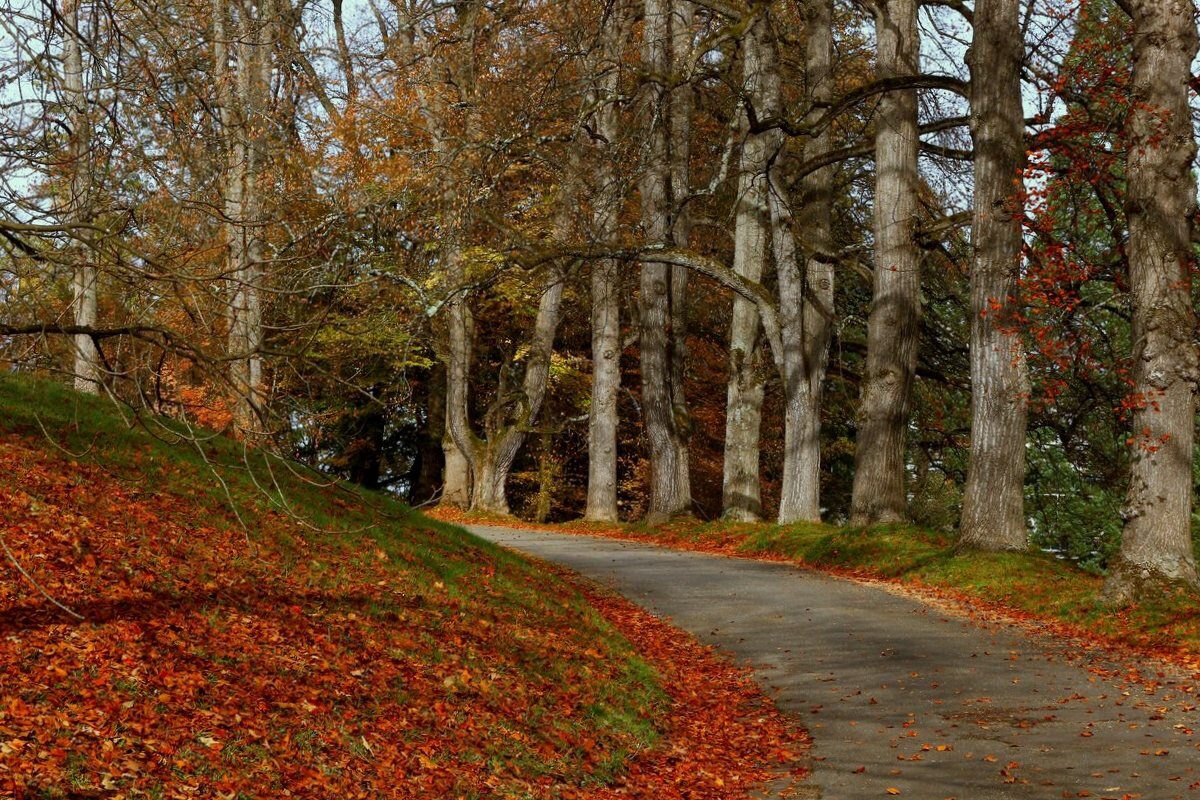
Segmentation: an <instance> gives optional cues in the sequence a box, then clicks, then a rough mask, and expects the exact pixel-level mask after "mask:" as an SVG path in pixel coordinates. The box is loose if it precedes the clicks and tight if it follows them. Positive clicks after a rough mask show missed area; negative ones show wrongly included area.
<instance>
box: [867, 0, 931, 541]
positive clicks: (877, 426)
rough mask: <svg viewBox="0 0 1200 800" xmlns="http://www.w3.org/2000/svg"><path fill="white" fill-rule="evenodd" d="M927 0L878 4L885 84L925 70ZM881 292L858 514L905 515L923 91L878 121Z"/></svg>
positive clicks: (879, 0) (916, 322) (874, 316)
mask: <svg viewBox="0 0 1200 800" xmlns="http://www.w3.org/2000/svg"><path fill="white" fill-rule="evenodd" d="M917 7H918V3H917V0H876V2H875V3H874V5H873V6H872V11H873V12H874V15H875V36H876V40H877V43H878V61H877V70H878V76H879V77H880V78H891V77H897V76H903V75H915V74H917V71H918V70H917V67H918V58H917V56H918V52H919V49H920V47H919V44H920V43H919V40H918V36H917ZM875 125H876V132H875V207H874V210H873V216H874V221H873V229H874V235H875V270H874V271H875V279H874V282H875V286H874V291H873V293H872V301H871V311H870V314H869V315H868V317H867V363H866V370H865V374H864V376H863V389H862V403H861V405H860V407H859V411H858V439H857V443H856V448H855V454H854V488H853V493H852V496H851V500H850V517H851V520H852V521H853V522H855V523H857V524H869V523H875V522H890V521H895V520H899V519H903V518H904V517H905V516H906V512H907V502H906V497H905V491H904V445H905V440H906V436H905V434H906V428H907V426H908V416H909V405H910V401H911V395H912V384H913V375H914V373H915V372H916V366H917V339H918V336H919V333H920V313H921V309H920V288H921V276H920V253H919V250H918V248H917V243H916V241H915V238H914V234H915V231H916V221H917V186H918V178H917V148H918V138H917V93H916V91H915V90H911V89H909V90H903V91H895V92H888V93H887V94H885V95H883V97H882V98H880V101H879V109H878V111H877V113H876V115H875Z"/></svg>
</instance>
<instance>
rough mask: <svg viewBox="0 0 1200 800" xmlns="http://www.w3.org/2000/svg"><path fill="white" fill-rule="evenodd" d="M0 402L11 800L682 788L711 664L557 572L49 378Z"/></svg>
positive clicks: (1, 645) (0, 789)
mask: <svg viewBox="0 0 1200 800" xmlns="http://www.w3.org/2000/svg"><path fill="white" fill-rule="evenodd" d="M0 409H2V410H3V413H2V415H0V511H2V515H0V538H2V540H3V543H4V545H5V547H6V548H8V550H9V551H10V552H11V554H12V556H13V560H14V561H15V562H16V564H18V565H19V566H20V569H21V570H23V571H24V573H25V575H21V574H20V573H19V572H18V570H17V568H16V567H14V566H13V564H12V563H9V561H7V560H0V570H2V571H3V572H2V573H0V574H3V575H4V576H5V577H4V580H3V581H0V796H6V797H7V796H12V797H18V798H68V797H93V796H95V797H101V796H105V797H107V796H114V797H115V796H121V797H145V798H168V797H169V798H175V797H189V798H194V797H221V798H253V797H264V796H272V797H283V796H291V797H313V798H329V797H345V798H359V797H362V798H379V797H394V798H408V797H412V798H430V797H445V798H482V797H497V798H559V797H561V798H570V797H581V796H585V795H586V796H588V797H591V796H593V793H594V792H596V791H601V787H613V786H617V787H622V791H623V792H624V794H623V796H630V795H633V796H638V795H640V796H645V797H654V796H664V797H670V796H672V795H671V794H670V793H669V792H668V793H666V794H663V787H670V786H672V785H678V784H680V783H682V784H683V785H687V776H686V775H682V774H680V773H673V772H671V770H670V769H668V767H669V766H670V765H669V764H668V765H663V764H660V765H659V766H658V767H655V766H654V765H655V763H656V761H655V759H656V758H657V756H656V754H657V753H660V752H662V751H664V749H665V750H671V749H673V748H675V747H676V745H677V743H676V742H675V741H674V739H675V737H677V736H679V735H681V734H680V732H679V731H677V730H676V723H675V722H674V719H675V718H676V717H688V716H690V715H691V713H692V712H690V711H689V710H688V709H687V708H686V707H682V706H680V701H679V699H678V698H677V697H676V696H674V695H673V694H672V692H671V691H670V689H669V687H666V686H665V685H664V679H663V677H662V676H663V674H664V670H667V669H676V668H681V669H685V670H686V669H693V670H694V669H698V667H695V666H688V665H687V664H684V665H682V666H680V665H675V666H674V667H673V666H671V664H670V663H669V660H663V659H661V658H659V654H656V653H655V649H654V648H653V647H650V646H646V645H644V644H639V649H644V650H645V651H646V652H647V653H649V654H650V655H649V656H647V657H643V655H641V654H640V653H639V652H638V649H635V647H634V646H633V645H631V644H630V640H629V637H628V636H627V635H625V634H623V633H622V631H621V630H620V627H621V626H620V625H614V624H613V623H610V622H609V621H608V620H606V619H605V617H604V616H602V615H601V614H600V613H598V612H597V611H596V610H595V608H593V606H592V604H591V603H589V601H588V599H587V598H586V597H584V596H583V595H582V594H581V593H580V591H578V590H577V589H576V588H574V587H573V586H572V585H571V584H570V583H568V582H567V581H564V580H563V579H562V578H561V577H560V576H558V575H556V574H553V573H551V572H548V571H546V570H545V569H543V568H540V567H537V566H535V565H533V564H531V563H530V562H528V561H526V560H524V559H521V558H518V557H516V556H514V555H512V554H510V553H508V552H506V551H504V550H501V549H499V548H497V547H494V546H492V545H490V544H488V543H485V542H482V541H481V540H478V539H476V538H474V537H472V536H470V535H469V534H467V533H465V532H464V531H462V530H461V529H458V528H456V527H454V526H452V525H447V524H444V523H440V522H437V521H432V520H428V519H426V518H424V517H422V516H421V515H419V514H415V513H413V512H411V511H410V510H409V509H407V508H405V507H404V506H402V505H400V504H398V503H395V502H393V501H391V500H390V499H388V498H387V497H384V496H380V495H375V494H370V493H366V492H361V491H357V490H353V489H348V488H345V487H342V486H338V485H334V484H330V483H328V482H326V481H324V480H323V479H322V478H321V477H320V476H317V475H314V474H312V473H309V472H306V471H304V470H302V469H299V468H297V467H296V466H295V465H293V464H290V463H287V462H284V461H281V460H278V459H274V458H271V457H268V456H266V455H264V454H262V453H260V452H256V451H254V450H252V449H247V448H245V447H243V446H242V445H240V444H238V443H236V442H232V441H230V440H226V439H223V438H220V437H213V436H211V435H208V434H205V433H203V432H191V433H189V432H186V431H183V430H181V429H180V428H179V427H178V426H177V425H176V424H175V423H171V422H167V421H164V420H159V419H153V418H150V419H147V418H140V419H125V420H123V419H121V418H119V417H118V416H116V415H115V413H114V411H113V407H112V405H111V404H109V403H107V402H105V401H103V400H98V399H95V398H90V397H83V396H80V395H77V394H75V393H73V392H70V391H67V390H65V389H63V388H61V387H59V386H56V385H54V384H50V383H44V382H33V381H28V380H24V379H16V378H11V377H9V378H4V379H3V380H0ZM185 434H186V435H185ZM192 434H195V435H194V436H193V435H192ZM3 558H4V556H3V555H2V554H0V559H3ZM35 584H36V585H35ZM51 598H52V600H51ZM55 603H58V604H61V605H62V606H63V607H65V608H66V609H69V611H66V610H63V609H61V608H59V607H57V606H56V605H55ZM72 615H75V616H72ZM664 636H666V634H665V633H661V632H660V634H659V636H658V638H659V639H662V638H663V637H664ZM692 646H693V647H696V648H697V651H696V652H694V653H691V655H692V659H691V661H692V662H695V663H696V664H701V663H703V664H710V661H711V664H712V665H713V666H711V669H714V670H717V671H718V672H719V671H720V670H725V671H726V673H727V677H728V679H729V680H733V679H734V677H732V676H735V675H736V674H737V671H736V670H733V668H732V667H729V666H728V665H727V664H722V662H720V661H719V659H715V658H712V657H711V654H709V655H707V656H706V655H705V654H704V653H702V652H699V646H698V645H695V644H694V643H693V644H692ZM706 658H709V659H710V661H705V659H706ZM687 677H688V678H689V679H694V678H695V676H694V675H690V676H687ZM746 702H749V701H746ZM729 713H730V714H734V711H733V710H731V711H730V712H729ZM781 730H782V728H781ZM723 758H725V759H728V758H729V755H728V752H726V755H725V756H724V757H723ZM710 760H712V761H713V763H714V764H719V763H727V761H726V762H722V760H721V757H718V756H715V755H714V756H713V758H712V759H710ZM772 760H774V761H779V760H780V759H779V757H777V756H773V755H771V753H770V752H768V751H763V752H761V753H757V754H755V753H752V754H751V759H750V761H748V762H747V764H746V769H745V775H746V777H747V779H748V780H749V779H753V778H754V776H755V775H763V774H765V773H764V772H763V770H764V769H765V765H766V764H767V763H768V762H771V761H772ZM710 788H711V787H710ZM603 791H615V790H610V789H604V790H603ZM705 791H708V789H706V790H705ZM713 791H715V790H713ZM697 796H702V797H714V798H715V797H736V796H741V795H739V794H736V793H735V794H728V793H726V794H719V793H711V792H710V793H708V794H705V793H703V792H701V793H700V794H698V795H697Z"/></svg>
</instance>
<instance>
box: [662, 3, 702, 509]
mask: <svg viewBox="0 0 1200 800" xmlns="http://www.w3.org/2000/svg"><path fill="white" fill-rule="evenodd" d="M670 8H671V62H672V72H671V74H672V75H675V76H682V77H683V78H684V80H682V81H680V82H679V85H677V86H674V87H673V88H672V89H671V91H670V94H669V96H668V103H669V105H670V125H671V135H670V141H669V142H668V150H669V151H670V153H671V206H672V214H673V215H674V221H673V222H672V224H671V233H672V241H673V242H674V243H675V245H676V246H678V247H684V248H686V247H687V246H688V244H689V243H690V241H691V238H692V223H691V214H690V213H689V211H688V206H687V200H688V196H689V195H690V194H691V175H692V169H691V154H692V148H691V137H692V110H693V106H694V105H695V98H694V92H693V90H692V84H691V79H690V78H691V72H692V68H693V64H694V59H693V56H692V37H693V35H694V28H693V25H694V19H695V15H696V7H695V5H694V4H693V3H692V0H670ZM690 275H691V273H690V272H689V270H688V269H687V268H686V267H683V266H679V265H674V266H672V267H671V292H670V303H671V314H670V317H671V345H670V346H671V415H672V419H673V420H674V425H675V427H674V438H675V449H676V452H677V453H678V456H677V457H676V459H675V485H676V493H677V494H678V496H679V497H680V498H682V501H683V503H684V507H683V509H682V510H683V511H688V510H690V509H691V505H692V474H691V472H692V470H691V450H690V448H689V443H690V441H691V438H692V414H691V411H690V410H689V408H688V401H687V393H686V392H685V390H684V387H685V385H686V381H687V366H688V344H687V304H688V279H689V277H690Z"/></svg>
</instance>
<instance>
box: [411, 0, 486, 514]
mask: <svg viewBox="0 0 1200 800" xmlns="http://www.w3.org/2000/svg"><path fill="white" fill-rule="evenodd" d="M404 8H405V10H406V13H405V14H403V15H402V16H401V18H400V28H399V30H398V32H397V35H396V37H395V38H394V42H395V43H396V44H397V45H398V46H399V47H400V48H401V52H402V54H403V57H402V62H403V63H405V64H423V65H425V69H426V70H428V73H427V75H426V76H425V79H421V80H417V81H416V85H415V93H416V98H417V104H418V109H417V110H418V112H419V114H420V115H421V119H422V121H423V122H424V124H425V132H426V133H427V134H428V136H429V139H430V145H431V148H432V150H433V152H434V155H435V163H436V169H437V178H436V180H437V188H438V193H439V195H440V197H439V206H440V207H439V213H440V225H441V241H442V252H441V262H442V264H443V268H444V276H443V286H444V288H445V290H446V291H447V292H450V293H451V294H450V297H449V299H448V300H447V302H446V304H445V306H444V311H443V313H444V315H445V320H446V341H445V349H444V350H443V351H442V352H441V353H440V354H439V357H440V358H441V360H442V362H443V363H444V364H445V367H446V407H445V413H446V417H445V421H446V425H445V435H444V436H443V437H442V455H443V458H442V465H443V466H442V469H443V471H442V496H441V500H440V501H439V502H440V503H442V504H445V505H449V506H455V507H459V508H468V507H470V506H471V504H472V502H473V495H474V493H475V491H476V489H477V488H478V478H479V476H478V473H477V470H478V466H479V465H478V463H477V462H478V460H479V459H478V451H479V448H480V446H481V442H480V440H479V438H478V437H477V436H476V435H475V433H474V431H473V430H472V428H471V423H470V375H471V363H472V360H473V354H474V340H475V322H474V317H473V315H472V314H471V309H470V304H469V302H468V300H469V298H468V295H467V293H466V292H465V290H464V285H465V284H466V281H467V274H466V270H465V268H464V265H463V260H462V242H463V239H464V235H465V232H466V229H467V227H468V224H469V221H468V217H469V214H470V210H469V207H468V206H469V204H468V203H467V202H465V197H466V196H468V195H469V191H464V189H465V188H466V187H465V186H464V183H465V182H466V180H467V179H466V178H464V177H463V176H462V175H461V174H460V173H456V169H455V168H456V166H457V165H456V164H455V159H456V155H461V153H459V152H457V151H459V150H461V148H456V144H455V142H454V140H453V137H452V134H451V131H450V128H449V125H450V114H451V110H450V108H449V107H448V102H449V98H451V97H454V96H456V95H457V98H458V101H459V104H460V105H462V106H465V107H466V131H465V138H466V139H467V141H475V140H476V139H477V138H478V135H479V125H480V120H479V113H478V104H477V97H476V94H477V87H476V70H475V64H474V60H473V59H474V56H473V53H474V51H475V45H474V43H475V38H476V35H477V33H478V29H477V24H476V23H477V19H478V13H479V4H478V3H476V2H470V1H468V2H463V3H460V4H457V5H456V6H455V7H454V10H455V16H456V19H457V22H458V24H459V26H460V30H459V35H460V36H461V39H462V41H463V42H465V43H466V46H465V54H464V53H462V52H459V53H457V54H455V53H452V52H451V53H449V54H443V53H439V52H437V47H436V46H435V45H432V44H431V43H430V42H428V41H426V39H425V38H424V36H425V34H424V27H423V26H424V24H425V20H424V19H422V18H421V16H420V14H419V13H413V14H412V15H411V16H410V15H409V12H414V11H417V10H416V9H415V8H409V7H407V6H405V7H404ZM447 59H451V60H450V61H447ZM439 83H441V84H442V86H441V88H442V89H444V90H445V91H438V90H436V89H433V90H431V87H436V86H437V84H439Z"/></svg>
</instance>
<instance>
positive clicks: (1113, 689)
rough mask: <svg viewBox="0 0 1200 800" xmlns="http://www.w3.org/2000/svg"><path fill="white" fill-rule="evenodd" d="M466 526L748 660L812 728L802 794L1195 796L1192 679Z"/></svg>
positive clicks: (868, 593)
mask: <svg viewBox="0 0 1200 800" xmlns="http://www.w3.org/2000/svg"><path fill="white" fill-rule="evenodd" d="M469 529H470V530H471V531H472V532H474V533H475V534H477V535H479V536H481V537H483V538H486V539H489V540H491V541H493V542H496V543H498V544H501V545H503V546H505V547H510V548H513V549H515V550H520V551H522V552H525V553H528V554H531V555H534V556H537V557H540V558H543V559H546V560H547V561H553V562H556V563H559V564H562V565H564V566H567V567H569V568H571V569H573V570H576V571H578V572H580V573H582V574H583V575H586V576H588V577H590V578H593V579H596V580H598V581H600V582H602V583H606V584H608V585H610V586H612V587H613V588H615V589H616V590H618V591H619V592H621V593H622V594H623V595H625V596H626V597H628V598H629V599H631V600H633V601H635V602H637V603H639V604H641V605H642V606H644V607H645V608H647V609H649V610H650V611H652V612H654V613H656V614H659V615H662V616H666V617H669V618H670V619H671V620H672V622H673V623H674V624H676V625H678V626H679V627H681V628H684V629H685V630H687V631H690V632H691V633H692V634H694V635H695V636H696V637H698V638H699V639H700V640H701V641H703V642H706V643H711V644H715V645H717V646H718V647H719V648H720V649H722V650H724V651H726V652H727V653H729V654H731V655H732V657H733V658H735V659H736V660H737V661H738V662H740V663H743V664H746V665H750V666H752V667H754V668H755V670H756V671H757V675H758V677H759V680H760V681H761V683H762V684H763V685H764V686H765V687H767V688H768V690H769V692H770V693H771V694H772V695H773V696H774V697H775V699H776V702H777V703H778V704H779V706H780V707H781V708H783V709H785V710H788V711H791V712H794V713H796V714H798V715H799V716H800V718H801V720H802V721H803V723H804V725H805V726H806V727H807V728H808V730H809V732H810V733H811V734H812V737H813V750H812V756H813V759H814V761H813V764H812V767H813V775H812V778H811V782H810V786H809V787H808V788H807V789H806V793H807V796H810V797H820V798H824V800H860V799H861V798H871V797H888V796H891V795H893V794H895V791H892V792H889V790H897V791H898V792H899V795H898V796H900V797H908V798H921V800H925V799H926V798H928V799H929V800H944V798H956V799H957V800H992V798H1063V797H1092V798H1117V800H1124V799H1125V798H1142V799H1143V800H1170V799H1171V798H1196V800H1200V737H1197V736H1196V735H1195V733H1194V732H1193V729H1195V730H1197V731H1200V711H1197V709H1196V707H1197V706H1200V696H1198V695H1200V688H1197V686H1196V683H1195V682H1194V681H1191V680H1190V679H1189V677H1188V676H1179V675H1169V674H1167V675H1164V676H1163V677H1162V678H1161V679H1158V685H1156V686H1147V685H1146V684H1145V683H1144V682H1139V681H1127V680H1126V678H1125V673H1124V672H1119V673H1118V674H1117V675H1115V676H1114V675H1112V674H1111V671H1110V668H1113V667H1114V665H1113V664H1111V663H1106V662H1104V661H1103V660H1102V657H1101V656H1093V655H1088V654H1086V653H1080V652H1075V653H1064V648H1065V647H1066V645H1065V644H1064V643H1063V642H1062V641H1061V640H1055V639H1051V638H1049V637H1044V638H1043V637H1037V636H1032V635H1030V634H1028V633H1022V632H1020V631H1015V630H1012V629H1010V628H1006V627H1004V626H1000V625H997V626H993V627H990V628H985V627H981V626H980V625H978V624H976V623H973V622H970V621H968V620H966V619H962V618H959V617H957V616H955V615H953V614H951V613H948V612H945V611H939V610H937V609H935V608H932V607H930V606H927V605H924V604H922V603H921V602H919V601H916V600H913V599H911V598H909V597H905V596H901V595H899V594H897V593H895V592H891V591H887V590H885V589H881V588H878V587H875V586H870V585H864V584H859V583H856V582H853V581H848V580H843V579H839V578H832V577H829V576H826V575H822V574H820V573H817V572H812V571H809V570H804V569H800V568H797V567H793V566H789V565H786V564H777V563H766V562H758V561H750V560H745V559H733V558H725V557H721V556H712V555H705V554H699V553H688V552H680V551H673V550H667V549H663V548H657V547H653V546H649V545H643V544H636V543H631V542H626V541H619V540H614V539H604V538H600V537H591V536H577V535H559V534H550V533H543V532H537V531H516V530H509V529H505V528H495V527H483V526H471V527H470V528H469ZM1097 659H1100V660H1097ZM1155 675H1156V673H1154V672H1152V673H1151V674H1150V677H1151V678H1155Z"/></svg>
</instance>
